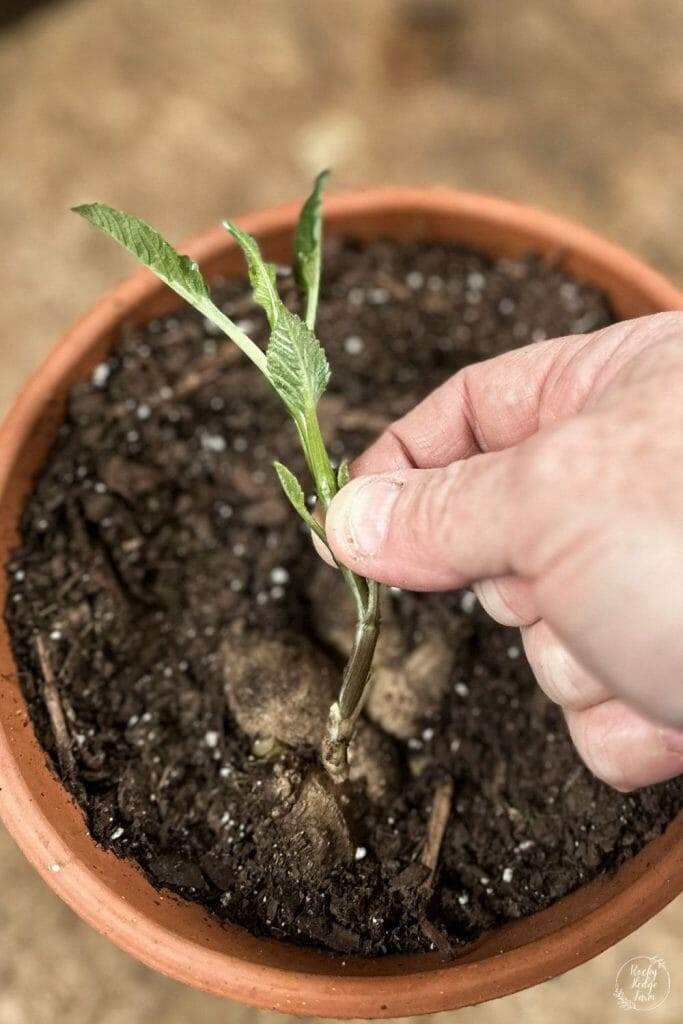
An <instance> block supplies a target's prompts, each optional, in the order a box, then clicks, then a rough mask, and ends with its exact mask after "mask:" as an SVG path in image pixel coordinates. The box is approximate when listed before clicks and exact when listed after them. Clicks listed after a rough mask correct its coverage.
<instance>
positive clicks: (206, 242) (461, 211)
mask: <svg viewBox="0 0 683 1024" xmlns="http://www.w3.org/2000/svg"><path fill="white" fill-rule="evenodd" d="M325 205H326V211H325V213H326V223H327V230H328V231H330V232H333V231H343V232H347V233H349V234H352V235H356V236H359V237H361V238H376V237H379V236H382V237H389V238H396V239H400V238H404V239H405V238H411V239H414V238H424V239H429V240H434V241H437V240H449V241H457V242H460V243H462V244H464V245H467V246H471V247H472V248H474V249H478V250H483V251H485V252H489V253H491V254H494V255H496V256H502V255H511V256H514V255H518V254H521V253H524V252H527V251H535V252H543V253H545V254H547V255H549V256H554V257H559V256H561V257H562V259H563V264H564V266H566V268H567V270H568V271H569V272H570V273H572V274H574V275H576V277H578V278H580V279H584V280H587V281H590V282H593V283H594V284H597V285H600V286H601V287H602V288H604V289H605V290H606V291H607V292H608V293H609V295H610V296H611V298H612V301H613V303H614V307H615V309H616V310H617V312H618V313H619V314H620V315H621V316H622V317H631V316H638V315H641V314H645V313H652V312H655V311H658V310H665V309H681V308H683V295H682V294H681V292H679V291H678V290H677V289H676V288H674V287H673V286H672V285H671V284H669V283H668V282H667V281H665V280H664V279H663V278H662V277H660V276H659V275H658V274H656V273H655V272H654V271H652V270H650V269H649V268H648V267H646V266H644V265H643V264H642V263H640V262H639V261H638V260H636V259H634V258H633V257H632V256H630V255H628V254H627V253H626V252H624V251H623V250H621V249H619V248H617V247H616V246H614V245H611V244H609V243H608V242H605V241H603V240H602V239H601V238H598V237H596V236H595V235H592V234H591V233H590V232H588V231H585V230H584V229H582V228H579V227H575V226H574V225H572V224H568V223H566V222H565V221H563V220H560V219H558V218H556V217H552V216H549V215H547V214H544V213H540V212H538V211H536V210H532V209H528V208H525V207H522V206H517V205H514V204H511V203H508V202H504V201H502V200H498V199H491V198H487V197H484V196H476V195H466V194H460V193H457V192H452V191H449V190H446V189H419V190H415V189H382V190H378V191H371V192H359V193H352V194H349V195H338V196H332V197H331V198H329V199H328V200H327V202H326V204H325ZM297 213H298V204H290V205H287V206H282V207H278V208H276V209H273V210H267V211H265V212H261V213H255V214H252V215H251V216H248V217H245V218H244V219H243V220H242V221H241V223H242V224H243V226H244V227H245V228H247V229H248V230H249V231H251V232H253V233H254V234H255V235H256V236H257V237H258V238H259V239H260V240H261V242H262V243H263V245H264V248H265V250H266V254H267V255H268V256H269V257H270V258H272V259H276V260H277V259H279V260H285V259H287V257H288V253H289V246H290V238H291V232H292V226H293V224H294V221H295V218H296V215H297ZM187 251H189V252H190V253H191V254H192V255H193V256H194V257H195V258H196V259H197V260H199V262H200V263H201V264H202V266H203V268H204V269H205V271H206V272H207V273H208V274H209V275H211V274H216V273H218V272H220V273H223V274H237V273H238V274H240V275H241V274H242V273H243V264H242V256H241V254H239V253H237V252H236V250H235V246H234V244H233V242H232V240H231V239H230V238H229V236H228V235H227V233H226V232H225V231H223V230H222V229H218V230H215V231H212V232H209V233H208V234H205V235H203V236H202V237H201V238H199V239H198V240H197V241H195V242H193V243H192V244H191V245H189V246H188V247H187ZM178 303H179V300H178V299H177V298H176V297H175V296H174V295H172V294H171V293H169V292H168V291H166V290H165V289H164V288H162V286H161V285H160V284H159V283H158V282H157V281H156V279H155V278H154V277H153V276H152V275H151V274H149V273H147V272H145V271H141V272H140V273H138V274H136V275H135V276H134V277H132V278H130V279H129V280H127V281H124V283H123V284H121V285H119V286H118V287H116V288H115V289H114V290H113V291H111V292H109V293H108V294H107V295H106V296H105V297H104V298H103V299H102V300H101V302H99V303H98V304H97V305H96V306H95V307H94V309H93V310H92V311H91V312H90V313H88V314H87V315H86V316H85V317H84V318H83V319H82V320H81V321H80V322H79V323H78V324H77V325H76V326H75V327H74V328H73V330H72V331H71V332H70V333H69V334H67V336H66V337H65V338H63V339H62V341H61V342H60V343H59V344H58V345H57V347H56V348H55V350H54V351H53V353H52V354H51V355H50V356H49V358H48V359H47V360H46V362H45V363H44V364H43V366H42V367H41V369H40V370H39V371H38V372H37V373H36V374H34V376H33V377H32V378H31V379H30V381H29V382H28V384H27V385H26V387H25V388H24V390H23V392H22V393H21V395H20V397H19V399H18V400H17V402H16V405H15V406H14V408H13V409H12V411H11V413H10V414H9V416H8V417H7V420H6V422H5V424H4V426H3V428H2V432H1V434H0V524H2V525H1V527H0V562H1V563H2V564H3V565H4V563H5V561H6V558H7V554H8V552H9V551H10V550H11V549H12V548H13V546H14V545H15V544H16V542H17V537H18V523H19V517H20V513H21V509H22V506H23V503H24V501H25V499H26V496H27V494H28V493H29V491H30V489H31V485H32V480H33V478H34V475H35V473H36V471H37V470H38V469H39V467H40V465H41V463H42V462H43V460H44V459H45V456H46V453H47V452H48V449H49V447H50V445H51V444H52V441H53V439H54V437H55V433H56V430H57V428H58V425H59V423H60V421H61V418H62V415H63V408H64V400H65V395H66V394H67V392H68V390H69V388H70V387H71V385H72V384H73V383H74V381H76V380H78V379H79V378H82V377H83V376H84V375H86V374H88V373H89V372H90V371H91V370H92V368H93V366H95V365H96V364H97V363H98V362H100V361H101V360H102V359H103V358H104V357H105V356H106V354H107V352H108V350H109V348H110V346H111V345H112V343H113V342H114V341H115V340H116V338H117V336H118V333H119V328H120V326H121V324H122V323H123V322H124V321H133V322H144V321H146V320H148V319H149V318H151V317H153V316H158V315H159V314H161V313H164V312H167V311H169V310H170V309H172V308H173V307H174V306H177V305H178ZM0 575H1V576H2V580H1V581H0V586H1V587H2V593H1V594H0V600H1V601H2V604H3V605H4V601H5V597H6V590H7V581H6V579H5V574H4V573H2V574H0ZM0 672H1V673H2V685H1V687H0V781H1V791H0V813H1V814H2V818H3V820H4V821H5V823H6V825H7V827H8V829H9V831H10V832H11V833H12V835H13V836H14V838H15V839H16V841H17V843H18V844H19V846H20V847H21V849H22V850H23V851H24V853H25V854H26V856H27V857H28V859H29V860H30V861H31V862H32V864H33V865H34V866H35V867H36V869H37V870H38V871H39V872H40V874H41V875H42V876H43V878H44V879H45V881H46V882H47V883H48V884H49V885H50V886H51V888H52V889H54V891H55V892H56V893H57V894H58V895H59V896H61V897H62V899H63V900H65V901H66V903H68V904H69V906H70V907H72V908H73V909H74V910H75V911H76V913H78V914H80V916H81V917H82V918H83V919H84V920H85V921H88V922H89V923H90V924H91V925H93V926H94V927H95V928H97V929H98V930H99V931H101V932H103V933H104V934H105V935H108V936H109V937H110V938H111V939H112V940H113V941H114V942H115V943H117V944H118V945H119V946H121V947H122V948H123V949H125V950H127V951H128V952H129V953H131V954H132V955H133V956H136V957H138V958H139V959H140V960H142V961H143V962H144V963H146V964H148V965H150V966H151V967H155V968H156V969H157V970H159V971H162V972H163V973H165V974H168V975H170V976H172V977H174V978H177V979H179V980H180V981H184V982H187V983H188V984H189V985H194V986H196V987H197V988H200V989H205V990H206V991H208V992H212V993H215V994H217V995H224V996H230V997H232V998H233V999H237V1000H240V1001H242V1002H244V1003H251V1004H254V1005H256V1006H259V1007H262V1008H264V1009H265V1008H268V1009H277V1010H282V1011H285V1012H287V1013H291V1014H297V1015H316V1016H317V1015H320V1016H329V1017H362V1018H378V1017H392V1016H403V1015H409V1014H411V1015H412V1014H423V1013H432V1012H435V1011H438V1010H448V1009H455V1008H457V1007H461V1006H465V1005H468V1004H471V1003H479V1002H484V1001H485V1000H488V999H493V998H495V997H498V996H503V995H506V994H508V993H510V992H514V991H516V990H518V989H522V988H526V987H528V986H531V985H536V984H538V982H541V981H544V980H546V979H547V978H552V977H553V976H554V975H557V974H560V973H562V972H563V971H566V970H569V969H570V968H572V967H576V966H577V964H580V963H582V962H583V961H584V960H588V959H589V958H590V957H592V956H595V955H596V954H597V953H599V952H601V951H602V950H603V949H605V948H606V947H608V946H610V945H611V944H612V943H614V942H616V941H617V940H619V939H621V938H622V937H623V936H625V935H627V934H628V933H629V932H631V931H632V930H633V929H635V928H637V927H638V926H639V925H641V924H642V923H643V922H644V921H646V920H647V919H648V918H649V917H651V916H652V915H653V914H655V913H656V912H657V911H658V910H660V909H661V908H662V907H663V906H664V905H665V904H666V903H668V902H669V900H671V899H672V898H673V897H674V896H676V895H677V894H678V892H679V891H680V890H681V887H682V884H683V855H682V853H681V843H680V839H681V834H682V832H683V814H682V815H680V816H679V817H678V819H677V820H676V821H675V822H673V823H672V824H671V826H670V827H669V828H668V830H667V831H666V833H665V834H664V835H662V836H661V837H660V838H658V839H656V840H654V841H653V842H651V843H649V844H648V846H647V847H646V848H645V849H644V850H643V851H642V852H641V853H640V854H639V855H638V856H637V857H635V858H634V859H633V860H631V861H629V862H627V863H626V864H624V865H623V866H622V867H621V868H620V869H619V871H618V872H617V873H616V874H614V875H612V876H610V877H606V878H602V879H599V880H597V881H595V882H593V883H591V884H590V885H587V886H585V887H584V888H582V889H580V890H579V891H577V892H575V893H573V894H572V895H570V896H567V897H566V898H564V899H562V900H560V901H559V902H557V903H555V904H554V906H552V907H550V908H548V909H547V910H544V911H543V912H541V913H539V914H535V915H533V916H532V917H528V918H525V919H524V920H521V921H517V922H515V923H513V924H509V925H506V926H505V927H503V928H500V929H498V930H495V931H492V932H489V933H488V934H487V935H485V936H484V937H483V938H481V939H479V940H478V941H477V942H475V943H473V944H472V945H471V946H470V947H468V948H467V950H466V951H465V952H464V953H463V954H462V955H461V956H460V957H459V958H458V959H457V960H456V961H455V962H447V961H445V960H444V959H443V958H442V957H441V956H440V955H439V954H425V955H420V956H390V957H385V958H381V959H368V960H361V959H354V958H351V957H341V956H335V955H330V954H327V953H323V952H318V951H315V950H304V949H299V948H297V947H295V946H292V945H288V944H286V943H284V942H276V941H272V940H263V939H256V938H254V937H252V936H251V935H249V934H248V933H247V932H246V931H244V930H243V929H241V928H237V927H230V926H222V925H220V924H219V923H218V922H217V921H216V920H213V919H211V918H210V917H209V916H208V915H207V914H206V913H205V912H204V911H203V910H201V909H200V908H198V907H197V906H194V905H192V904H190V903H183V902H181V901H179V900H177V899H175V898H173V897H171V896H165V895H160V894H159V893H158V892H156V891H155V890H154V889H153V888H152V887H151V885H150V884H149V882H147V880H146V879H145V878H144V876H143V875H142V873H141V872H140V871H139V869H138V868H137V867H136V865H135V864H133V863H132V862H127V861H122V860H119V859H117V858H116V857H115V856H114V855H113V854H111V853H107V852H105V851H104V850H103V849H102V848H101V847H99V846H98V845H97V844H96V843H95V842H94V841H93V840H92V839H91V838H90V836H89V835H88V833H87V831H86V828H85V825H84V821H83V817H82V815H81V812H80V811H79V810H78V808H77V807H76V806H75V805H74V804H73V802H72V801H71V799H70V798H69V797H68V796H67V794H66V792H65V791H64V789H63V788H62V786H61V784H60V783H59V782H58V781H57V779H56V777H55V776H54V775H53V773H52V771H51V770H50V768H49V767H48V765H47V764H46V760H45V755H44V753H43V751H42V749H41V747H40V746H39V745H38V743H37V741H36V739H35V736H34V733H33V729H32V727H31V725H30V723H29V722H28V715H27V710H26V704H25V702H24V699H23V697H22V695H21V691H20V688H19V684H18V681H17V673H16V666H15V664H14V661H13V658H12V654H11V651H10V645H9V640H8V636H7V632H6V629H5V626H4V623H3V624H2V626H0Z"/></svg>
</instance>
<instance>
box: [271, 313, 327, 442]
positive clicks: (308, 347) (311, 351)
mask: <svg viewBox="0 0 683 1024" xmlns="http://www.w3.org/2000/svg"><path fill="white" fill-rule="evenodd" d="M266 367H267V371H268V376H269V377H270V381H271V383H272V385H273V387H274V388H275V390H276V391H277V393H278V394H279V396H280V398H281V399H282V401H283V402H284V403H285V405H286V406H287V408H288V409H289V411H290V413H291V414H292V416H293V417H294V419H295V420H296V421H297V423H298V424H299V425H300V426H301V424H302V421H303V420H304V419H306V417H308V416H309V415H310V414H311V413H313V412H314V410H315V407H316V405H317V404H318V400H319V398H320V396H321V395H322V394H323V392H324V391H325V388H326V387H327V385H328V383H329V380H330V367H329V364H328V362H327V357H326V355H325V352H324V351H323V347H322V345H321V344H320V342H319V341H318V339H317V338H316V336H315V334H314V333H313V331H311V330H310V329H309V328H308V327H307V326H306V324H305V323H304V322H303V320H302V319H301V318H300V317H298V316H297V315H296V313H291V312H290V311H289V310H288V309H287V308H286V306H284V305H282V303H280V310H279V313H278V317H277V320H276V321H275V326H274V327H273V330H272V333H271V335H270V341H269V343H268V349H267V352H266Z"/></svg>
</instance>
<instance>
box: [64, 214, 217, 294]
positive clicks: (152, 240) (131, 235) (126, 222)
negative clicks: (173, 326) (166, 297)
mask: <svg viewBox="0 0 683 1024" xmlns="http://www.w3.org/2000/svg"><path fill="white" fill-rule="evenodd" d="M73 212H74V213H77V214H79V216H81V217H84V218H85V219H86V220H87V221H89V222H90V223H91V224H94V225H95V227H97V228H99V229H100V231H103V232H104V233H105V235H109V237H110V238H113V239H114V240H115V241H116V242H118V243H119V244H120V245H122V246H123V247H124V248H125V249H128V251H129V252H132V253H133V255H134V256H137V258H138V259H139V260H140V262H141V263H144V264H145V266H146V267H149V269H150V270H153V271H154V273H155V274H156V275H157V277H160V278H161V280H162V281H164V282H165V283H166V284H167V285H168V286H169V287H170V288H173V290H174V291H176V292H178V294H180V295H182V296H183V298H184V299H187V301H188V302H192V301H193V300H194V299H201V300H203V299H206V298H208V295H209V289H208V288H207V285H206V281H205V280H204V278H203V277H202V275H201V271H200V270H199V267H198V266H197V264H196V263H195V262H194V260H191V259H190V257H189V256H181V255H180V253H177V252H176V251H175V249H174V248H173V247H172V246H170V245H169V244H168V242H167V241H166V239H165V238H162V236H161V235H160V234H159V232H158V231H155V230H154V228H153V227H151V226H150V225H149V224H147V223H146V222H145V221H144V220H139V219H138V218H137V217H132V216H131V215H130V214H128V213H123V211H122V210H115V209H114V208H113V207H111V206H105V205H104V204H103V203H85V204H84V205H83V206H74V208H73Z"/></svg>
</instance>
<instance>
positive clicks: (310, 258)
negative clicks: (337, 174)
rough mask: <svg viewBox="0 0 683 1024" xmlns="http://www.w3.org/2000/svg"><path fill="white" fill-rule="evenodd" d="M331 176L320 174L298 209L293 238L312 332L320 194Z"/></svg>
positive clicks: (317, 285) (319, 252)
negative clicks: (299, 209)
mask: <svg viewBox="0 0 683 1024" xmlns="http://www.w3.org/2000/svg"><path fill="white" fill-rule="evenodd" d="M329 176H330V172H329V171H321V172H320V174H319V175H318V177H317V178H316V179H315V183H314V185H313V191H312V192H311V194H310V196H309V197H308V199H307V200H306V202H305V203H304V205H303V207H302V208H301V214H300V215H299V223H298V224H297V228H296V234H295V235H294V276H295V277H296V283H297V284H298V285H299V288H300V289H301V290H302V292H303V293H304V295H305V296H306V324H307V325H308V327H310V328H311V330H313V328H314V327H315V317H316V313H317V311H318V292H319V291H320V267H321V264H322V244H321V243H322V193H323V188H324V187H325V185H326V183H327V179H328V178H329Z"/></svg>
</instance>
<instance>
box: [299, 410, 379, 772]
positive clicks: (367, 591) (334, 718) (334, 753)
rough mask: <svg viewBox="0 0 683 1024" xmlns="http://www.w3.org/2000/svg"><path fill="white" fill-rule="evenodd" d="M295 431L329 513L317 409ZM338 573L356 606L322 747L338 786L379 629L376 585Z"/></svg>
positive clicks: (329, 472) (333, 488) (327, 465)
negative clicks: (349, 647)
mask: <svg viewBox="0 0 683 1024" xmlns="http://www.w3.org/2000/svg"><path fill="white" fill-rule="evenodd" d="M297 427H298V430H299V436H300V438H301V444H302V447H303V450H304V454H305V456H306V462H307V464H308V468H309V471H310V474H311V476H312V477H313V481H314V483H315V487H316V493H317V495H318V498H319V499H320V501H321V503H322V506H323V508H324V510H325V511H326V512H327V510H328V508H329V507H330V504H331V503H332V499H333V498H334V496H335V494H336V493H337V492H338V490H339V486H338V483H337V476H336V474H335V472H334V469H333V468H332V463H331V462H330V457H329V455H328V454H327V449H326V447H325V442H324V441H323V437H322V433H321V430H320V423H319V421H318V416H317V413H316V412H315V410H312V411H311V412H309V413H308V414H307V415H306V416H305V417H303V418H302V419H301V420H297ZM315 532H316V533H317V535H318V536H319V537H320V536H322V538H323V539H324V540H325V542H326V535H325V533H324V529H322V530H321V529H320V528H317V529H316V530H315ZM339 569H340V571H341V573H342V576H343V577H344V581H345V583H346V585H347V587H348V588H349V590H350V591H351V595H352V597H353V600H354V603H355V606H356V630H355V634H354V640H353V648H352V650H351V656H350V657H349V660H348V662H347V664H346V667H345V668H344V674H343V677H342V685H341V689H340V691H339V697H338V699H337V700H336V701H335V703H334V704H333V705H332V707H331V708H330V713H329V716H328V720H327V729H326V732H325V736H324V738H323V743H322V761H323V765H324V766H325V768H326V769H327V771H328V773H329V774H330V776H331V777H332V778H333V779H334V781H335V782H342V781H343V780H344V779H346V778H347V777H348V758H347V754H348V745H349V740H350V739H351V736H352V735H353V729H354V726H355V724H356V719H357V718H358V716H359V714H360V713H361V711H362V709H363V704H364V703H365V700H366V697H367V695H368V692H369V686H370V681H371V669H372V659H373V656H374V653H375V647H376V646H377V638H378V635H379V627H380V614H379V584H377V583H375V581H374V580H366V579H364V578H363V577H362V576H357V575H356V573H354V572H352V571H351V570H350V569H348V568H347V567H346V566H344V565H340V566H339Z"/></svg>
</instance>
